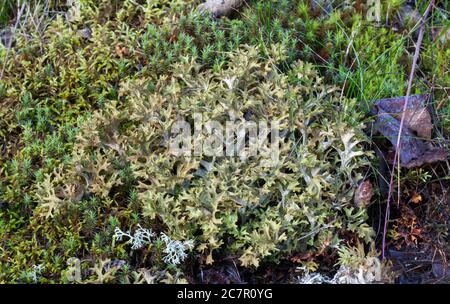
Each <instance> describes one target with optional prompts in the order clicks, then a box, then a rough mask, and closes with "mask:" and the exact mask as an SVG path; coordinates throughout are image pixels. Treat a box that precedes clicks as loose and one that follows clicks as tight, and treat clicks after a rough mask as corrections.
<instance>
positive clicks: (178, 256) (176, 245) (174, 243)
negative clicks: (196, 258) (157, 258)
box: [113, 225, 194, 266]
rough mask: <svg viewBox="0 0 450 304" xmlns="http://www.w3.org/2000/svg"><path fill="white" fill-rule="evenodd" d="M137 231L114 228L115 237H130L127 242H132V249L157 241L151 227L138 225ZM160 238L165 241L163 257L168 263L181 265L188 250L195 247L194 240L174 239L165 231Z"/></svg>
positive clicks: (117, 238)
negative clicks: (131, 231)
mask: <svg viewBox="0 0 450 304" xmlns="http://www.w3.org/2000/svg"><path fill="white" fill-rule="evenodd" d="M137 227H138V228H137V229H136V231H135V232H134V233H133V234H131V233H130V231H128V232H123V231H122V230H121V229H120V228H119V227H116V228H115V229H114V236H113V237H114V238H115V239H116V240H118V241H123V240H124V238H128V241H127V243H128V244H132V246H131V249H132V250H137V249H141V248H143V247H144V246H146V245H150V244H152V242H153V241H156V240H157V238H155V233H153V232H152V231H151V229H146V228H142V227H141V225H138V226H137ZM159 240H161V241H162V242H163V243H164V246H165V247H164V250H163V252H164V253H165V256H164V257H163V261H164V263H166V264H168V265H175V266H176V265H179V264H181V263H182V262H183V261H184V260H185V259H186V258H187V256H188V255H187V251H190V250H192V249H193V248H194V241H192V240H187V241H178V240H172V239H171V238H170V237H169V236H168V235H166V234H165V233H161V234H160V237H159Z"/></svg>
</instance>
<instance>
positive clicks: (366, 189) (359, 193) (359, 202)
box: [353, 180, 373, 208]
mask: <svg viewBox="0 0 450 304" xmlns="http://www.w3.org/2000/svg"><path fill="white" fill-rule="evenodd" d="M372 196H373V187H372V183H371V182H370V181H369V180H366V181H364V182H362V183H361V184H359V186H358V188H357V189H356V191H355V196H354V198H353V202H354V204H355V206H356V207H357V208H365V207H367V206H368V205H369V204H370V200H371V199H372Z"/></svg>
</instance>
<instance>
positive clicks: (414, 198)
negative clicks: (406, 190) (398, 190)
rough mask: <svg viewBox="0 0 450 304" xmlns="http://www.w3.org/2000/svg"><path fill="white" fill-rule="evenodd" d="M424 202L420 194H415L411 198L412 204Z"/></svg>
mask: <svg viewBox="0 0 450 304" xmlns="http://www.w3.org/2000/svg"><path fill="white" fill-rule="evenodd" d="M421 201H422V196H421V195H420V194H419V193H414V195H413V196H412V198H411V202H413V203H414V204H418V203H420V202H421Z"/></svg>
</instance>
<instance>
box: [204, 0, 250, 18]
mask: <svg viewBox="0 0 450 304" xmlns="http://www.w3.org/2000/svg"><path fill="white" fill-rule="evenodd" d="M243 2H244V1H243V0H207V1H206V2H205V3H203V4H200V5H199V7H198V10H199V11H200V12H209V13H211V14H212V15H213V16H214V17H216V18H219V17H223V16H230V15H231V14H232V13H234V12H236V11H237V9H238V8H239V7H241V6H242V4H243Z"/></svg>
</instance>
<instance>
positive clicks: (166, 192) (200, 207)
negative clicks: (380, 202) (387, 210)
mask: <svg viewBox="0 0 450 304" xmlns="http://www.w3.org/2000/svg"><path fill="white" fill-rule="evenodd" d="M306 2H307V1H306ZM197 4H198V3H197V1H128V0H127V1H88V0H83V1H67V3H64V4H61V3H59V2H58V3H56V4H51V6H50V9H49V8H48V7H47V10H45V7H44V8H42V10H43V11H42V14H43V16H45V18H44V19H43V22H42V23H41V24H40V26H35V23H32V22H30V20H29V22H27V23H25V24H23V27H22V28H20V29H18V30H17V35H15V39H14V43H13V47H12V49H11V50H10V51H8V50H7V48H6V47H4V46H0V55H1V56H0V58H1V60H2V61H1V65H2V66H4V71H3V72H4V73H3V78H2V79H1V80H0V98H1V100H2V107H1V109H0V145H1V147H2V149H1V153H2V154H1V158H0V166H1V169H0V170H1V171H0V182H1V184H0V199H1V206H2V211H0V214H1V218H0V241H1V246H0V281H1V282H30V283H32V282H41V283H45V282H73V281H79V282H180V281H185V280H188V281H191V282H194V281H197V280H199V278H198V277H197V274H196V272H197V271H198V269H206V268H208V267H218V265H219V266H220V265H225V264H227V263H231V262H233V265H237V266H236V267H238V269H239V271H242V272H248V273H253V272H255V271H258V269H261V267H266V266H267V265H275V264H279V265H286V264H287V265H288V266H287V267H288V268H289V269H291V270H295V269H296V267H297V266H298V267H300V270H301V271H316V270H320V271H324V272H326V273H332V272H333V271H335V270H337V268H338V267H339V265H337V266H336V263H337V262H338V263H340V265H343V266H345V267H349V268H350V269H351V268H352V267H355V269H359V267H360V266H361V265H362V264H364V263H365V261H367V260H364V258H365V257H366V255H367V256H369V257H372V256H375V255H376V252H374V250H373V247H374V242H375V239H376V234H375V232H374V230H373V229H372V227H371V226H370V225H368V223H367V219H368V214H367V210H366V209H358V208H356V207H355V206H353V202H352V196H353V192H354V190H355V189H356V187H357V185H358V183H359V182H360V181H361V180H363V179H364V178H368V177H369V176H370V175H371V174H373V171H372V170H371V161H373V160H374V157H373V155H372V153H371V152H370V148H369V144H368V138H367V137H366V135H365V134H364V133H363V132H362V130H363V129H364V128H365V127H366V126H367V122H368V120H367V118H366V115H365V113H366V112H367V110H368V109H369V108H370V102H371V101H372V100H373V99H376V98H382V97H391V96H395V95H403V94H404V93H405V89H406V81H405V80H406V79H407V75H408V72H409V68H410V67H409V64H410V62H411V57H412V55H411V54H412V52H411V51H412V50H413V45H414V44H413V41H414V36H413V34H411V33H413V32H412V31H410V30H411V29H412V27H413V26H414V22H412V21H411V22H410V23H405V24H404V25H403V28H402V29H401V30H398V31H395V30H393V29H392V27H379V26H377V25H376V24H374V23H373V22H369V21H367V20H365V18H364V16H365V9H366V8H364V7H363V8H346V9H336V10H334V11H333V13H332V14H330V15H328V16H320V15H319V14H317V12H315V11H313V10H312V9H311V7H310V6H309V5H308V4H307V3H305V2H304V1H262V2H257V1H254V2H249V6H248V7H247V6H246V7H244V8H243V10H242V11H241V12H240V14H239V15H238V16H235V17H234V18H222V19H217V20H214V19H212V18H210V17H208V16H200V15H199V14H198V13H197V12H196V11H195V9H194V8H195V6H196V5H197ZM52 5H53V6H52ZM394 9H395V7H394ZM389 14H391V15H392V16H394V15H395V14H396V11H395V10H392V11H390V12H389ZM442 20H443V19H442V18H441V17H440V15H439V14H438V13H436V17H435V18H434V19H433V22H436V25H442V22H443V21H442ZM433 39H434V40H433ZM447 46H448V41H447V42H445V41H444V42H441V40H440V39H435V38H433V37H432V36H431V35H427V37H426V41H425V44H424V47H423V48H424V49H423V54H422V58H423V59H422V61H421V63H420V68H421V71H422V73H421V75H420V77H419V81H417V82H416V85H415V87H414V89H415V92H416V93H420V92H424V91H427V90H428V86H429V82H432V83H433V84H434V87H435V99H434V100H435V104H434V106H435V107H434V108H435V109H436V115H437V117H438V119H439V125H437V128H439V129H440V131H441V132H440V133H441V135H442V136H443V137H446V136H447V137H448V125H449V123H450V120H449V111H450V107H449V104H448V101H447V99H446V98H448V97H447V92H446V89H445V88H446V85H448V83H449V82H450V75H449V71H448V62H449V59H450V52H449V49H448V48H447ZM231 80H232V81H231ZM195 112H202V113H204V115H205V117H206V118H210V119H214V120H217V121H219V122H225V120H227V119H228V118H229V115H230V112H231V113H233V115H234V117H235V118H236V119H237V120H238V121H240V120H242V119H244V120H245V117H247V116H248V115H250V114H249V113H251V115H252V117H253V118H254V119H255V120H258V121H260V120H262V121H268V122H269V121H273V120H279V122H280V124H281V126H282V127H283V130H284V131H285V132H284V133H283V134H284V135H283V136H284V137H283V138H282V140H281V147H282V148H281V160H282V161H281V163H280V164H279V165H278V166H277V167H275V168H264V167H261V166H260V161H261V159H259V158H254V159H251V160H250V161H248V162H245V163H242V162H237V161H236V160H233V159H229V158H226V157H223V158H218V159H212V158H208V157H205V158H199V159H193V160H191V161H190V162H187V161H186V160H185V159H181V158H176V157H173V156H169V155H167V151H166V148H165V147H164V145H162V144H161V143H163V142H164V138H165V134H166V133H167V132H168V130H169V128H170V125H171V123H173V122H174V121H175V119H176V118H179V117H183V118H185V119H187V120H189V119H190V115H192V113H195ZM445 130H447V131H445ZM118 229H120V231H121V232H122V233H125V234H123V236H124V237H123V238H117V237H116V238H115V237H114V236H115V235H116V236H117V235H121V234H120V233H119V231H118ZM127 231H129V233H128V234H126V232H127ZM147 233H148V236H149V239H145V238H144V235H147ZM125 235H128V238H127V237H126V236H125ZM150 235H152V236H151V237H150ZM146 240H147V241H146ZM127 241H128V242H127ZM139 241H141V243H139ZM177 241H179V243H177ZM184 241H192V242H193V244H194V246H193V248H190V246H186V247H185V248H184V247H183V246H184V245H181V244H184V243H182V242H184ZM136 242H138V243H137V245H136ZM358 244H359V245H358ZM361 244H365V246H362V245H361ZM134 245H136V246H134ZM177 246H178V247H177ZM132 247H134V248H132ZM188 247H189V248H188ZM173 248H178V249H177V250H176V251H171V250H172V249H173ZM370 248H371V249H372V250H369V249H370ZM174 250H175V249H174ZM184 251H186V252H184ZM169 254H177V255H182V256H183V257H184V258H183V262H182V263H170V262H168V261H173V260H170V259H167V256H168V255H169ZM184 254H187V256H184ZM230 261H231V262H230ZM211 265H212V266H211ZM269 267H272V266H269ZM300 273H301V272H300ZM296 276H297V274H296V273H295V271H294V272H292V274H290V277H287V278H285V280H294V279H295V277H296ZM265 281H267V280H265Z"/></svg>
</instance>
